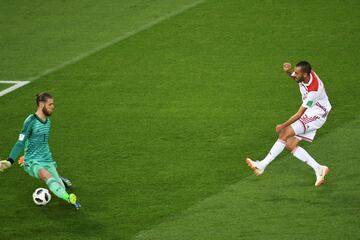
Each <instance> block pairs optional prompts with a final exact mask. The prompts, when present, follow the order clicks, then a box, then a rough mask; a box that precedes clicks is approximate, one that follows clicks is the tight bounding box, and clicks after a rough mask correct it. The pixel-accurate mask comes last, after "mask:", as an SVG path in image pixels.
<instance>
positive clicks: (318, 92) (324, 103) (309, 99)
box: [299, 71, 331, 118]
mask: <svg viewBox="0 0 360 240" xmlns="http://www.w3.org/2000/svg"><path fill="white" fill-rule="evenodd" d="M299 88H300V92H301V95H302V101H303V104H302V106H303V107H305V108H307V111H308V110H310V109H311V110H313V111H314V110H316V112H318V113H321V112H322V114H321V115H322V117H324V118H326V116H327V114H328V113H329V112H330V110H331V104H330V102H329V99H328V96H327V95H326V92H325V88H324V84H323V82H322V81H321V80H320V78H319V77H318V75H316V73H315V72H314V71H311V73H310V81H309V82H308V83H303V82H301V83H299ZM313 108H315V109H313ZM319 115H320V114H319Z"/></svg>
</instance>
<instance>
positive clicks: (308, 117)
mask: <svg viewBox="0 0 360 240" xmlns="http://www.w3.org/2000/svg"><path fill="white" fill-rule="evenodd" d="M323 116H324V111H322V110H319V109H317V108H309V109H307V110H306V111H305V113H304V114H303V115H302V116H301V118H300V119H299V120H297V121H296V122H294V123H293V124H291V127H292V128H293V129H294V132H295V137H296V138H297V139H299V140H305V141H308V142H312V141H313V140H314V137H315V134H316V130H317V129H319V128H321V127H322V125H324V123H325V121H326V117H325V118H324V117H323Z"/></svg>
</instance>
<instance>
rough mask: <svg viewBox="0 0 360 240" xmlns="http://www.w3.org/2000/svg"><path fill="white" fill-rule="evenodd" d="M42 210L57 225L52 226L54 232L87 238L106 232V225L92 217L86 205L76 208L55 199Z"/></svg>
mask: <svg viewBox="0 0 360 240" xmlns="http://www.w3.org/2000/svg"><path fill="white" fill-rule="evenodd" d="M42 210H43V211H41V212H42V214H44V216H45V217H46V218H48V220H50V221H51V222H53V223H54V224H53V225H54V226H55V227H54V228H52V232H53V233H54V234H60V235H61V234H62V233H64V232H67V233H70V234H73V235H78V236H79V237H80V236H81V237H82V238H85V237H94V236H99V235H101V233H104V230H105V225H104V224H102V223H101V222H99V221H96V220H95V219H93V218H91V217H90V216H89V214H87V212H86V209H85V208H84V207H83V208H82V209H80V210H75V209H74V208H73V207H72V206H70V205H69V204H67V203H66V202H62V201H61V200H58V199H53V200H52V202H51V205H49V206H46V207H45V208H44V209H42Z"/></svg>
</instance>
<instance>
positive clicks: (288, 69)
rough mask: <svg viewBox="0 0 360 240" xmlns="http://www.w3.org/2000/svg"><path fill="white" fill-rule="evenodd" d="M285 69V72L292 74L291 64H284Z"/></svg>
mask: <svg viewBox="0 0 360 240" xmlns="http://www.w3.org/2000/svg"><path fill="white" fill-rule="evenodd" d="M283 69H284V71H285V72H290V71H291V63H284V64H283Z"/></svg>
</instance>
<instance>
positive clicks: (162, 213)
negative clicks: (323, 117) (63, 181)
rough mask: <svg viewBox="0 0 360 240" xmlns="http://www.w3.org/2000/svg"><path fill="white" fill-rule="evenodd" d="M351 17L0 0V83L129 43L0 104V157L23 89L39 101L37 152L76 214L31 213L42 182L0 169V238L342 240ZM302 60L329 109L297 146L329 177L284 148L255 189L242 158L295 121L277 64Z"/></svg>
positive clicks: (324, 4) (339, 12) (355, 78)
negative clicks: (69, 187)
mask: <svg viewBox="0 0 360 240" xmlns="http://www.w3.org/2000/svg"><path fill="white" fill-rule="evenodd" d="M188 6H192V7H188ZM359 16H360V4H359V1H340V0H335V1H325V0H314V1H285V0H280V1H275V0H259V1H245V0H241V1H238V0H226V1H215V0H206V1H202V2H197V1H196V0H174V1H165V0H154V1H150V0H134V1H124V0H121V1H114V0H112V1H111V0H107V1H94V0H89V1H40V0H36V1H20V0H17V1H9V0H4V1H2V2H1V8H0V34H1V35H0V49H1V53H0V80H27V79H29V78H31V77H33V76H37V75H38V74H40V73H43V72H44V71H46V70H48V69H52V68H57V66H59V65H60V64H62V63H64V62H66V61H69V60H71V59H74V58H76V57H77V56H80V55H81V54H84V53H86V52H89V51H91V50H92V49H95V48H97V47H99V46H102V45H104V44H105V43H107V42H111V41H112V40H113V39H116V38H118V37H119V36H126V34H128V33H132V34H131V36H129V37H124V38H123V40H121V41H118V42H116V43H113V44H111V45H109V46H108V47H106V48H104V49H102V50H99V51H97V52H96V53H94V54H90V55H89V56H86V57H83V58H82V59H81V60H79V61H74V62H73V63H72V64H69V65H67V66H65V67H63V68H59V69H58V70H57V71H51V72H50V73H48V74H44V75H43V76H42V77H38V78H37V79H36V80H35V81H33V82H32V83H30V84H28V85H26V86H24V87H22V88H20V89H18V90H16V91H14V92H12V93H10V94H7V95H5V96H3V97H1V98H0V116H1V118H0V130H1V131H0V136H1V137H0V156H1V157H2V158H5V157H7V154H8V153H9V151H10V149H11V147H12V146H13V144H14V143H15V141H16V139H17V135H18V131H19V130H20V128H21V125H22V122H23V121H24V119H25V117H26V116H27V115H28V114H30V113H32V112H34V107H35V106H34V100H33V99H34V95H35V93H37V92H40V91H49V92H51V93H52V94H53V95H54V97H55V104H56V111H55V113H54V115H53V117H52V120H53V128H52V136H51V138H50V145H51V147H52V151H53V155H54V157H55V159H56V161H57V163H58V165H59V168H58V169H59V172H60V174H62V175H64V176H66V177H68V178H70V179H71V180H72V181H73V183H74V185H75V188H74V192H75V193H76V194H77V195H78V196H79V197H80V200H81V203H82V205H83V208H82V209H81V211H79V212H76V211H75V210H74V209H73V208H71V207H70V206H68V205H67V204H66V203H64V202H62V201H60V200H58V199H56V198H55V197H54V196H53V199H52V201H51V202H50V204H49V205H48V206H47V207H37V206H36V205H35V204H33V202H32V198H31V195H32V192H33V191H34V190H35V188H37V187H41V186H43V187H44V186H45V185H44V184H43V183H41V182H40V181H38V180H35V179H32V178H30V177H29V176H27V175H26V173H25V172H24V171H23V169H21V168H20V167H18V166H14V167H13V168H11V169H9V170H7V171H6V172H4V173H0V190H1V197H0V206H1V207H0V220H1V223H2V224H1V230H0V239H27V240H28V239H41V238H44V239H86V240H95V239H125V240H145V239H153V240H163V239H164V240H170V239H171V240H175V239H179V240H180V239H181V240H183V239H186V240H187V239H191V240H192V239H194V240H212V239H214V240H229V239H317V240H319V239H326V240H329V239H358V238H359V234H360V231H359V226H360V221H359V215H360V211H359V206H360V192H359V186H360V177H359V176H360V175H359V171H360V167H359V166H360V165H359V155H360V150H359V148H358V144H359V142H360V127H359V125H360V119H359V113H360V108H359V101H360V97H359V92H360V87H359V79H360V72H359V70H358V60H359V55H360V50H359V49H360V48H359V42H360V32H359V27H360V26H359V23H360V17H359ZM158 19H160V20H158ZM151 23H156V24H151ZM140 30H141V31H140ZM302 59H306V60H308V61H310V62H311V63H312V65H313V68H314V69H315V70H316V72H317V73H318V75H319V76H320V78H321V79H322V80H323V81H324V83H325V86H326V90H327V93H328V95H329V97H330V101H331V103H332V105H333V110H332V112H331V113H330V116H329V118H328V121H327V123H326V124H325V126H324V127H323V128H322V129H320V130H319V131H318V133H317V137H316V138H315V141H314V142H313V143H312V144H306V143H302V144H301V145H302V146H304V148H305V149H307V150H308V151H309V152H310V153H311V154H312V155H313V156H314V157H315V158H316V159H317V160H318V161H319V162H320V163H323V164H326V165H328V166H329V167H330V169H331V172H330V174H329V175H328V178H327V182H326V184H325V185H323V186H321V188H319V189H317V188H315V187H314V186H313V184H314V181H315V177H314V174H313V172H312V170H311V169H310V168H309V167H307V166H306V165H304V164H303V163H301V162H300V161H298V160H296V159H295V158H294V157H293V156H292V155H291V154H289V153H287V152H286V153H285V152H284V153H282V154H281V156H280V157H279V158H278V159H277V160H276V161H275V162H274V163H272V164H271V166H270V167H269V168H268V170H267V171H266V173H265V174H264V175H263V176H261V177H256V176H255V175H254V174H253V173H252V172H251V171H250V169H248V167H247V166H246V164H245V162H244V160H245V158H246V157H248V156H250V157H252V158H254V159H257V158H262V157H264V156H265V155H266V154H267V152H268V150H269V149H270V147H271V146H272V144H273V143H274V141H275V140H276V138H277V136H276V134H275V130H274V128H275V125H276V124H277V123H280V122H282V121H284V120H286V119H287V118H288V117H289V116H290V115H292V114H293V113H294V112H295V111H296V110H297V108H298V106H299V104H300V100H301V99H300V93H299V91H298V87H297V86H296V84H295V83H293V82H292V81H291V80H290V79H289V78H288V77H287V76H286V75H285V74H284V73H283V72H282V68H281V67H282V63H283V62H284V61H290V62H292V63H295V62H296V61H298V60H302ZM6 87H7V86H4V85H2V84H0V90H3V89H4V88H6Z"/></svg>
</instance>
